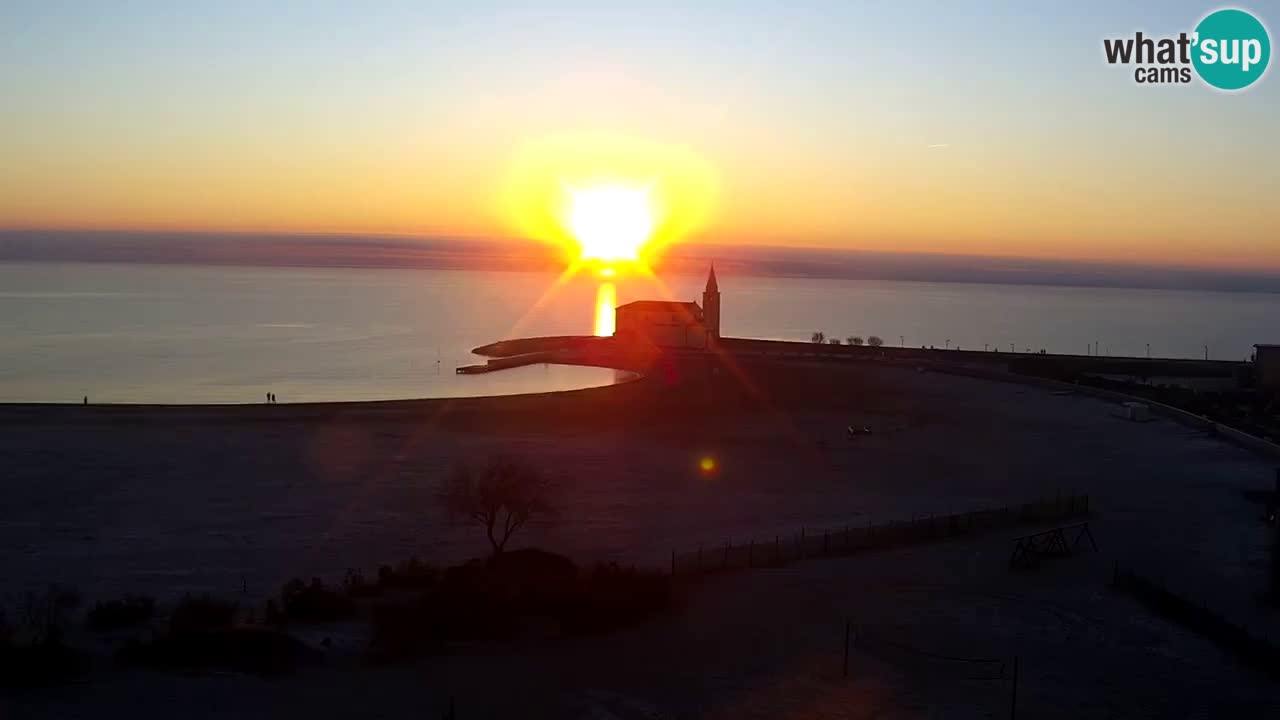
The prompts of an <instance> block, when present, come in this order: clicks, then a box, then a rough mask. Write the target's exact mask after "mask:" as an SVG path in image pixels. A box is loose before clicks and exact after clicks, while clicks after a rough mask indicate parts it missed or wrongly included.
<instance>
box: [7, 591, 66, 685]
mask: <svg viewBox="0 0 1280 720" xmlns="http://www.w3.org/2000/svg"><path fill="white" fill-rule="evenodd" d="M79 604H80V595H79V593H78V592H76V591H75V590H74V589H70V588H65V587H62V586H58V585H51V586H49V588H48V590H46V591H45V592H43V593H27V594H26V596H24V597H23V599H22V602H21V604H20V607H19V612H18V614H17V618H16V620H17V621H16V622H14V623H11V622H10V621H9V620H8V616H7V614H5V613H0V687H30V686H37V685H48V684H53V683H56V682H59V681H62V680H65V679H66V678H67V676H69V675H70V674H71V673H72V672H74V670H75V669H76V667H77V666H78V660H79V659H78V657H77V655H76V653H75V652H74V651H73V650H72V649H71V648H69V647H68V646H67V645H66V644H65V643H64V642H63V636H64V634H65V632H64V627H65V623H64V619H65V617H66V612H67V611H68V610H69V609H71V608H74V607H77V606H78V605H79Z"/></svg>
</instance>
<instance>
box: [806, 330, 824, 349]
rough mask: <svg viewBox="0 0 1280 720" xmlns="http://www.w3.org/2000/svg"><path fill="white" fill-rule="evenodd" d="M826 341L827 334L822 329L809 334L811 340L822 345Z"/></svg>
mask: <svg viewBox="0 0 1280 720" xmlns="http://www.w3.org/2000/svg"><path fill="white" fill-rule="evenodd" d="M826 341H827V334H826V333H824V332H822V331H821V330H819V331H818V332H816V333H814V334H812V335H810V336H809V342H814V343H818V344H819V345H821V344H822V343H824V342H826Z"/></svg>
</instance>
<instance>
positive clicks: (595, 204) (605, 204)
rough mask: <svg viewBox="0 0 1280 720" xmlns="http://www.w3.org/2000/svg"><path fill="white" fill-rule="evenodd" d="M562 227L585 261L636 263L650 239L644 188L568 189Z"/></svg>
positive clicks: (649, 214)
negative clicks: (570, 236) (626, 261)
mask: <svg viewBox="0 0 1280 720" xmlns="http://www.w3.org/2000/svg"><path fill="white" fill-rule="evenodd" d="M568 193H569V207H568V217H567V218H566V224H567V225H568V226H569V231H570V232H571V233H573V237H574V239H575V240H577V241H578V244H579V245H580V246H581V249H582V258H583V259H589V260H603V261H606V262H608V261H614V260H636V259H638V258H639V257H640V248H641V246H643V245H644V243H645V242H646V241H648V240H649V237H650V236H651V235H653V229H654V226H655V222H654V211H653V206H652V203H651V202H650V197H649V188H648V187H633V186H627V185H597V186H594V187H586V188H569V189H568Z"/></svg>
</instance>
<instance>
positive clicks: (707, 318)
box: [613, 265, 720, 349]
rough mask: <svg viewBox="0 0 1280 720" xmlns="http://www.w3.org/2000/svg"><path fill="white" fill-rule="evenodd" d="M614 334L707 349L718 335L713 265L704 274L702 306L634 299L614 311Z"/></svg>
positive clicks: (717, 289)
mask: <svg viewBox="0 0 1280 720" xmlns="http://www.w3.org/2000/svg"><path fill="white" fill-rule="evenodd" d="M613 336H614V337H615V338H618V339H619V340H622V341H625V342H629V343H636V344H640V345H654V346H658V347H669V348H692V349H706V348H710V347H714V346H715V344H716V340H718V339H719V338H720V287H719V285H718V284H717V283H716V268H715V266H714V265H712V266H711V270H710V272H709V273H708V274H707V287H706V289H705V290H703V292H702V306H701V307H699V306H698V303H696V302H677V301H670V300H637V301H635V302H630V303H627V304H626V305H619V306H618V307H617V309H615V310H614V332H613Z"/></svg>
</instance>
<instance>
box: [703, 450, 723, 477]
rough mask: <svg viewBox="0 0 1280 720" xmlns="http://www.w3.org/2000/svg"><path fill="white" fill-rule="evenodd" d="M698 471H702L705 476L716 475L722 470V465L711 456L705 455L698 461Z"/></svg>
mask: <svg viewBox="0 0 1280 720" xmlns="http://www.w3.org/2000/svg"><path fill="white" fill-rule="evenodd" d="M698 469H699V470H701V471H702V474H703V475H714V474H715V473H716V471H717V470H719V469H720V463H718V462H716V459H715V458H713V457H711V456H710V455H704V456H702V459H700V460H698Z"/></svg>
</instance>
